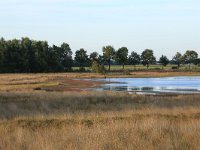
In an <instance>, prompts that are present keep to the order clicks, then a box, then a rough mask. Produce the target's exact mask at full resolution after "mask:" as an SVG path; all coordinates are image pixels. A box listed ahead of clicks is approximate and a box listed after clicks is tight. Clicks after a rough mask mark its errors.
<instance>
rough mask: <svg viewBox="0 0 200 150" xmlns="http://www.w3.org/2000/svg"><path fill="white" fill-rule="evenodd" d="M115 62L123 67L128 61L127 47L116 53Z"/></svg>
mask: <svg viewBox="0 0 200 150" xmlns="http://www.w3.org/2000/svg"><path fill="white" fill-rule="evenodd" d="M115 60H116V61H117V62H118V63H120V64H122V65H123V69H124V65H125V63H126V62H127V61H128V49H127V48H126V47H122V48H119V49H118V51H116V53H115Z"/></svg>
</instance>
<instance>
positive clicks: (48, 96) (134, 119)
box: [0, 71, 200, 150]
mask: <svg viewBox="0 0 200 150" xmlns="http://www.w3.org/2000/svg"><path fill="white" fill-rule="evenodd" d="M182 75H191V76H193V75H195V76H196V75H197V76H198V75H200V73H199V72H152V71H149V72H132V73H131V75H123V74H117V73H115V74H108V75H106V76H108V77H150V76H152V77H161V76H182ZM99 77H105V76H104V75H99V74H93V73H67V74H66V73H56V74H1V75H0V149H3V150H10V149H15V150H27V149H28V150H36V149H45V150H56V149H69V150H78V149H83V150H88V149H99V150H101V149H102V150H111V149H116V150H118V149H119V150H124V149H127V150H129V149H130V150H132V149H136V150H143V149H152V150H153V149H164V150H165V149H166V150H168V149H174V150H179V149H180V150H184V149H185V150H186V149H187V150H188V149H192V150H193V149H199V147H200V143H199V139H200V128H199V124H200V95H170V96H169V95H162V96H144V95H134V94H132V95H131V94H127V93H123V92H86V91H77V89H78V88H79V87H81V88H85V87H88V86H95V85H96V83H95V84H94V83H88V82H85V81H84V82H83V81H82V82H80V81H77V80H72V79H73V78H99ZM35 88H38V89H41V90H35ZM42 89H48V91H51V92H46V90H42ZM58 89H64V90H63V91H64V92H63V91H62V90H60V92H55V91H59V90H58Z"/></svg>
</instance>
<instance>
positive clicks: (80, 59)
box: [75, 48, 88, 68]
mask: <svg viewBox="0 0 200 150" xmlns="http://www.w3.org/2000/svg"><path fill="white" fill-rule="evenodd" d="M75 60H76V62H77V63H79V65H80V68H83V66H84V65H85V64H87V62H88V55H87V51H85V50H84V49H83V48H81V49H80V50H77V51H76V54H75Z"/></svg>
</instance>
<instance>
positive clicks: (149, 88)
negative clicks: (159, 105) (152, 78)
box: [141, 87, 154, 91]
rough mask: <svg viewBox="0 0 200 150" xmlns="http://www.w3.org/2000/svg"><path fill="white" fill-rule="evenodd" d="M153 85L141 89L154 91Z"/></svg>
mask: <svg viewBox="0 0 200 150" xmlns="http://www.w3.org/2000/svg"><path fill="white" fill-rule="evenodd" d="M153 89H154V88H153V87H142V88H141V90H142V91H153Z"/></svg>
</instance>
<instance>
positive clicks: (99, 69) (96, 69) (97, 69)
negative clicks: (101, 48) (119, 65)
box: [91, 61, 105, 74]
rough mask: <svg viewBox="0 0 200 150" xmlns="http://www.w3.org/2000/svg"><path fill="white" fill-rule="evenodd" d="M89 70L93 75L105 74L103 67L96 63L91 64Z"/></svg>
mask: <svg viewBox="0 0 200 150" xmlns="http://www.w3.org/2000/svg"><path fill="white" fill-rule="evenodd" d="M91 69H92V71H93V72H95V73H102V74H105V67H104V66H103V65H101V64H99V63H98V62H97V61H93V62H92V66H91Z"/></svg>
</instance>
